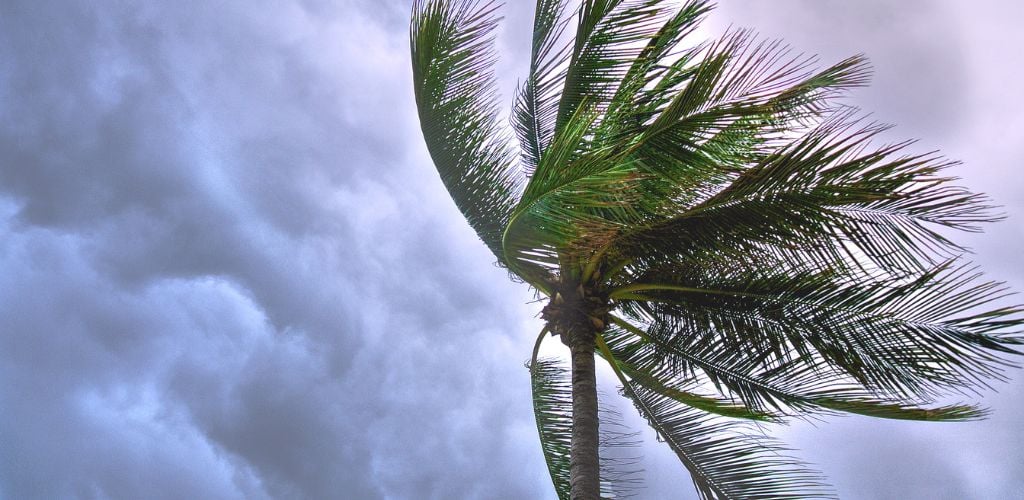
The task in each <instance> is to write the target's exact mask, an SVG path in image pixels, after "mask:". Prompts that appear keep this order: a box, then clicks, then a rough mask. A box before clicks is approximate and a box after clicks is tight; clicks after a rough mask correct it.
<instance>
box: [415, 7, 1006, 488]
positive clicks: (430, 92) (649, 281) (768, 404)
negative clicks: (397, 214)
mask: <svg viewBox="0 0 1024 500" xmlns="http://www.w3.org/2000/svg"><path fill="white" fill-rule="evenodd" d="M497 8H498V7H497V6H496V5H495V4H494V3H493V2H489V1H481V0H416V1H415V2H414V6H413V18H412V27H411V45H412V64H413V78H414V86H415V94H416V102H417V106H418V109H419V116H420V121H421V124H422V129H423V135H424V138H425V140H426V144H427V147H428V149H429V151H430V154H431V156H432V158H433V161H434V163H435V165H436V166H437V170H438V173H439V174H440V177H441V179H442V181H443V182H444V184H445V186H446V187H447V189H448V191H449V192H450V193H451V196H452V198H453V199H454V201H455V203H456V205H457V206H458V208H459V209H460V210H461V211H462V213H463V214H464V215H465V217H466V219H467V220H468V222H469V223H470V225H471V226H472V227H473V228H474V229H475V230H476V232H477V234H478V235H479V236H480V238H481V239H482V240H483V241H484V243H486V244H487V246H488V247H489V248H490V249H491V251H492V252H493V253H494V255H495V257H496V258H497V260H498V262H499V263H500V264H501V265H502V266H504V267H505V268H507V270H508V271H509V273H510V275H511V276H512V278H513V279H521V280H523V281H525V282H526V283H528V284H529V285H530V286H531V287H533V288H534V289H536V291H537V292H538V293H539V294H543V295H544V296H545V297H547V298H548V301H547V304H546V306H545V307H544V309H543V311H542V313H541V316H542V318H543V319H544V320H545V324H546V326H545V327H544V329H543V331H542V332H541V333H540V336H539V337H538V339H537V344H536V347H535V349H534V355H533V358H532V360H531V362H530V364H529V368H530V373H531V376H532V381H533V394H534V409H535V412H536V419H537V425H538V429H539V433H540V439H541V444H542V449H543V452H544V454H545V459H546V461H547V464H548V468H549V470H550V473H551V478H552V481H553V482H554V487H555V490H556V492H557V494H558V496H559V497H560V498H570V497H571V498H573V499H593V498H598V497H599V496H600V495H601V494H602V493H603V494H605V495H611V493H612V492H613V490H614V485H611V484H609V482H610V481H609V479H610V478H611V477H612V476H611V475H610V474H608V473H607V472H604V473H602V471H601V463H600V459H599V451H598V450H599V447H600V435H599V426H598V423H599V422H598V415H599V414H598V398H597V390H596V381H595V372H594V371H595V355H596V356H598V357H600V358H601V359H603V360H604V361H605V362H607V363H608V365H609V367H610V368H611V371H612V372H613V373H614V375H615V376H616V377H618V380H619V382H620V383H621V389H620V392H621V393H622V394H623V395H624V396H625V397H626V398H628V399H629V400H631V401H632V403H633V404H634V405H635V406H636V408H637V409H638V410H639V412H640V414H641V415H642V416H643V417H644V418H645V419H646V420H647V421H648V422H649V423H650V425H651V426H652V427H653V429H654V430H655V431H656V433H657V435H658V437H659V438H660V440H661V441H664V442H665V443H666V444H668V446H669V447H670V448H671V449H672V451H673V452H675V453H676V454H677V455H678V457H679V460H680V461H681V462H682V465H683V466H685V468H686V469H687V470H688V471H689V472H690V474H691V476H692V478H693V482H694V484H695V486H696V488H697V490H698V492H699V494H700V495H701V497H702V498H806V497H830V496H831V493H830V492H829V489H828V487H827V486H825V485H824V483H823V481H822V479H821V478H820V476H819V475H818V474H817V473H815V472H813V471H810V470H808V469H807V468H806V466H805V465H804V464H802V463H801V462H799V461H797V460H794V459H791V458H787V457H785V455H784V454H782V453H780V451H781V450H782V447H781V446H780V445H779V444H778V443H776V442H775V441H772V440H770V439H769V438H766V437H764V436H763V433H760V432H759V431H760V425H761V424H760V422H778V421H783V420H785V419H787V418H791V417H798V418H819V417H820V416H822V415H828V414H834V413H843V412H846V413H857V414H862V415H869V416H874V417H883V418H896V419H911V420H927V421H962V420H970V419H976V418H979V417H982V416H983V415H984V414H985V410H983V409H981V408H979V407H977V406H974V405H971V404H964V403H956V402H953V401H952V400H951V399H950V398H958V399H959V398H961V397H965V396H970V395H972V394H975V393H976V391H977V390H978V389H981V388H985V387H987V384H989V383H990V382H991V381H993V380H1000V379H1002V378H1003V375H1002V369H1003V368H1005V367H1007V366H1011V364H1010V363H1009V362H1008V361H1007V356H1006V355H1007V354H1019V352H1018V351H1017V350H1016V348H1015V347H1014V346H1015V345H1019V344H1020V343H1021V342H1022V338H1021V336H1020V333H1019V330H1018V328H1019V327H1020V325H1021V324H1022V322H1024V321H1022V318H1021V314H1020V313H1021V308H1019V307H996V306H994V305H992V301H995V300H998V299H1000V298H1001V297H1002V296H1003V295H1005V291H1004V289H1003V287H1002V285H1001V284H999V283H992V282H987V281H983V280H982V279H981V278H980V277H979V275H978V273H977V272H976V271H975V270H974V269H973V268H972V267H970V266H969V265H968V264H965V263H964V262H963V258H962V254H964V253H965V252H964V249H963V248H961V247H959V246H957V245H956V244H955V243H953V242H952V241H951V240H949V239H948V237H949V235H950V233H951V231H949V230H950V229H954V230H966V231H975V230H977V227H978V224H979V223H983V222H987V221H992V220H996V219H998V218H999V217H998V215H995V214H994V213H993V212H992V208H991V207H990V206H988V204H987V203H988V202H987V199H986V198H985V197H983V196H980V195H977V194H972V193H970V192H968V191H966V190H965V189H963V188H960V187H956V186H954V185H951V183H950V181H951V179H950V178H949V177H946V176H943V175H942V171H943V169H945V168H946V167H948V166H950V165H951V164H952V162H950V161H947V160H944V159H943V158H941V157H940V156H938V155H936V154H934V153H926V154H911V153H908V152H907V146H908V145H909V143H907V142H900V143H895V144H885V145H880V146H874V145H873V143H874V139H875V138H876V136H878V135H879V134H880V133H881V132H883V131H884V130H886V127H885V126H882V125H878V124H874V123H870V122H867V121H865V119H864V118H863V117H862V116H861V115H860V114H859V112H858V111H857V110H855V109H852V108H850V107H848V106H845V105H843V104H841V103H840V102H838V100H839V98H841V97H842V94H844V93H845V92H846V91H847V90H848V89H850V88H854V87H857V86H861V85H863V84H865V83H866V80H867V77H868V73H869V71H868V69H867V67H866V63H865V61H864V59H863V58H862V57H859V56H857V57H851V58H849V59H847V60H844V61H842V62H840V63H838V64H836V65H834V66H831V67H828V68H826V69H824V70H817V69H815V68H814V66H815V60H814V59H813V58H808V57H804V56H801V55H793V54H792V53H791V52H790V51H789V49H788V48H786V47H785V46H784V45H782V44H781V43H779V42H775V41H758V40H757V39H756V38H755V37H754V35H752V34H751V33H749V32H747V31H743V30H732V31H730V32H728V33H726V34H725V35H724V36H722V37H721V38H720V39H718V40H716V41H713V42H710V43H696V44H694V45H692V46H691V45H684V44H683V43H682V42H683V41H684V39H685V40H689V37H690V36H691V35H693V34H694V31H695V29H696V28H697V26H698V24H699V22H700V20H701V19H702V18H703V17H704V16H705V15H706V14H707V12H708V11H709V10H710V9H711V5H710V4H709V2H708V1H705V0H689V1H686V2H683V3H682V4H681V5H680V2H678V1H677V2H670V1H661V0H584V1H582V2H581V5H579V7H578V9H570V8H569V6H568V5H567V0H537V5H536V18H535V22H534V28H533V44H532V56H531V59H530V72H529V75H528V76H527V78H526V80H525V82H524V83H523V84H522V86H521V88H520V89H519V92H518V94H517V96H516V98H515V100H514V105H513V112H512V115H511V122H512V123H511V125H512V126H511V127H506V126H504V124H503V123H502V121H501V120H500V118H499V112H498V106H497V103H496V101H497V98H496V90H495V79H494V75H493V66H494V62H495V56H496V54H495V49H494V30H495V27H496V25H497V21H498V17H497ZM570 10H576V13H575V15H573V13H572V12H570ZM512 131H514V134H515V137H512ZM515 139H518V147H517V146H516V145H515ZM549 334H550V336H557V337H558V338H559V339H560V340H561V342H562V343H563V344H565V345H567V346H568V348H569V353H570V359H571V370H566V369H564V368H562V367H561V366H560V365H559V364H558V361H557V360H556V359H541V358H539V356H538V352H539V347H540V345H541V342H543V341H544V340H545V339H546V338H548V337H549ZM602 474H604V475H603V476H602Z"/></svg>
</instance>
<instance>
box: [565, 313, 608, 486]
mask: <svg viewBox="0 0 1024 500" xmlns="http://www.w3.org/2000/svg"><path fill="white" fill-rule="evenodd" d="M576 330H577V331H576V332H574V334H573V335H571V336H570V339H569V351H570V353H571V355H572V443H571V448H570V452H569V455H570V458H569V484H570V488H571V494H570V498H571V499H572V500H599V499H600V498H601V478H600V458H599V456H598V419H597V378H596V376H595V374H594V345H595V340H594V339H595V336H594V333H593V330H591V329H590V328H579V329H576Z"/></svg>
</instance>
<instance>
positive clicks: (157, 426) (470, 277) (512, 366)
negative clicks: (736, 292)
mask: <svg viewBox="0 0 1024 500" xmlns="http://www.w3.org/2000/svg"><path fill="white" fill-rule="evenodd" d="M407 15H408V5H405V2H390V3H386V4H385V3H377V2H355V3H341V4H338V3H337V2H305V3H302V4H278V3H274V2H257V3H251V2H237V3H224V2H221V3H215V4H208V3H205V2H186V3H176V4H167V5H166V6H163V5H157V4H130V3H127V4H126V3H119V2H106V3H100V4H97V3H94V2H5V3H4V4H3V5H2V6H0V42H2V43H0V61H3V62H2V63H0V82H2V84H0V89H2V90H0V92H2V95H3V97H4V98H3V100H2V101H0V117H2V118H3V120H2V123H0V159H2V164H0V208H2V210H0V276H3V277H4V278H3V285H2V286H0V367H2V368H0V374H2V378H0V408H3V411H2V412H0V448H2V449H3V450H4V453H3V454H2V455H3V456H2V458H0V496H5V497H7V496H9V497H12V498H31V497H80V498H141V497H145V498H157V497H161V496H162V497H166V498H261V497H278V498H299V497H305V498H337V497H339V496H340V497H347V498H379V497H394V498H467V497H474V496H475V497H483V498H494V497H496V496H502V495H512V496H515V497H536V496H539V495H541V494H542V493H540V492H542V491H546V490H544V489H538V488H543V487H544V486H545V483H544V478H543V477H542V476H541V474H543V469H542V467H543V464H542V463H538V462H537V461H536V460H534V459H535V458H536V456H535V451H536V448H537V446H536V442H535V441H534V439H535V438H534V437H533V435H532V434H531V433H532V432H533V431H532V429H530V428H529V426H530V425H531V422H530V419H531V416H530V414H529V411H530V410H529V403H528V400H527V399H526V392H525V391H524V390H523V389H524V388H526V387H528V385H527V381H526V378H527V377H526V372H525V370H523V369H522V361H521V359H523V358H525V357H526V354H525V353H520V352H518V350H513V349H512V348H511V344H512V339H513V338H518V336H519V334H520V333H521V332H522V327H523V326H524V325H525V323H526V321H527V320H528V319H529V316H530V313H529V312H528V310H527V309H524V308H523V307H522V306H521V304H522V303H523V302H524V301H525V299H526V298H528V297H529V296H528V295H526V294H525V292H524V291H523V290H522V289H519V288H517V287H514V286H511V285H503V286H499V287H493V286H491V285H490V283H491V282H493V281H499V282H504V281H505V275H504V273H503V272H500V271H499V270H497V269H495V268H493V267H492V266H490V260H491V258H490V257H489V256H488V255H487V254H486V250H485V249H483V248H479V247H478V246H477V245H475V241H474V240H475V238H474V237H473V236H472V235H471V234H470V233H469V231H468V229H467V228H465V227H464V226H463V224H462V222H461V221H460V220H458V218H457V216H453V211H454V208H453V207H451V206H450V202H449V201H447V200H446V199H445V198H444V195H443V191H440V190H439V189H438V188H439V187H440V186H439V183H438V182H437V180H436V178H435V177H434V175H433V173H432V172H431V171H430V170H429V163H428V160H427V158H426V157H425V156H424V154H423V152H422V150H421V149H420V148H421V146H420V145H419V144H420V142H419V139H418V136H417V135H416V134H418V131H417V128H416V123H415V121H414V120H413V118H414V115H413V114H412V111H411V110H412V104H411V96H410V92H409V90H408V82H409V75H408V69H407V68H408V60H407V57H408V56H407V53H408V52H407V51H408V49H407V45H406V43H407V42H406V38H405V26H404V23H405V18H406V16H407ZM410 144H411V146H410ZM431 185H432V186H433V187H434V189H435V191H434V192H430V191H429V190H428V191H426V192H424V189H423V186H431ZM450 242H464V244H463V246H464V247H466V248H470V249H472V250H470V251H469V253H466V252H457V251H455V252H453V251H451V250H450V249H448V248H447V247H448V245H449V244H450ZM470 263H476V264H475V266H473V265H467V264H470ZM481 269H482V270H483V271H481ZM481 273H483V274H485V275H486V276H487V278H488V279H482V278H481ZM485 285H487V286H485ZM498 294H501V295H502V296H498ZM516 297H518V299H517V298H516ZM509 298H512V300H508V299H509ZM499 361H500V362H499ZM499 380H500V381H504V382H505V384H503V385H500V386H497V387H495V386H494V383H495V381H499ZM509 408H516V409H518V410H519V411H509ZM524 426H525V427H524ZM484 456H486V457H488V459H487V460H481V457H484ZM523 463H529V464H531V465H529V466H523V465H522V464H523ZM496 470H497V471H501V472H500V473H498V474H495V471H496Z"/></svg>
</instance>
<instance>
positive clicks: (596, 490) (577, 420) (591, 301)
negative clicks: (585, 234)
mask: <svg viewBox="0 0 1024 500" xmlns="http://www.w3.org/2000/svg"><path fill="white" fill-rule="evenodd" d="M608 303H609V302H608V295H607V294H606V293H604V290H603V289H601V288H599V287H584V286H583V285H581V284H578V283H574V282H569V283H565V284H563V286H561V287H558V289H557V290H556V291H555V293H554V295H553V296H552V297H551V302H550V303H548V305H547V306H546V307H545V308H544V310H543V311H542V312H541V317H543V318H544V320H545V321H547V322H548V327H549V328H550V329H551V331H552V332H553V333H555V334H557V335H558V336H559V337H561V339H562V342H563V343H564V344H565V345H567V346H569V353H570V355H571V357H572V441H571V442H570V446H569V455H570V456H569V487H570V493H569V498H571V500H600V498H601V459H600V456H599V450H598V447H599V437H598V436H599V435H598V417H597V378H596V376H595V374H594V365H595V361H594V351H595V348H596V344H597V334H598V332H601V331H603V330H604V327H605V324H607V321H608Z"/></svg>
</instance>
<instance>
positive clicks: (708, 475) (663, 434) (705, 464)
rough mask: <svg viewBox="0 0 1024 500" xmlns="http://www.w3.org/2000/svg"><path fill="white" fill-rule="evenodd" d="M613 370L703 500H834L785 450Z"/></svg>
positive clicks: (819, 479)
mask: <svg viewBox="0 0 1024 500" xmlns="http://www.w3.org/2000/svg"><path fill="white" fill-rule="evenodd" d="M599 344H600V346H601V349H602V350H603V351H604V353H605V356H606V357H607V358H613V357H614V355H613V354H612V352H611V351H610V349H609V347H608V346H607V345H606V344H604V342H603V341H599ZM614 366H616V364H615V363H613V367H614ZM614 371H615V373H616V375H617V376H618V377H619V380H620V381H621V382H622V393H623V395H625V396H626V397H628V398H629V399H631V400H632V401H633V404H634V405H635V406H636V408H637V410H639V412H640V414H641V415H642V416H643V417H644V418H646V419H647V421H648V423H649V424H650V425H651V427H652V428H653V429H654V430H655V432H656V433H657V436H658V439H659V440H660V441H663V442H665V443H667V444H668V445H669V447H670V448H671V449H672V451H673V452H674V453H675V454H676V455H677V456H678V457H679V460H680V461H681V462H682V463H683V465H684V466H685V467H686V469H687V470H688V471H689V472H690V476H691V477H692V478H693V483H694V486H696V488H697V492H698V493H699V494H700V496H701V498H707V499H726V498H765V499H783V498H834V497H835V496H834V495H832V494H831V493H830V492H829V491H828V488H827V487H826V486H825V485H824V483H823V479H822V477H821V475H820V474H818V473H816V472H814V471H812V470H810V469H808V468H807V466H806V465H805V464H803V463H802V462H800V461H798V460H795V459H792V458H788V457H785V456H783V455H782V453H781V452H785V451H786V450H785V448H783V447H781V446H779V445H778V444H777V443H775V442H774V441H773V440H771V439H770V438H767V437H765V436H764V435H763V434H759V433H758V432H757V431H759V430H760V429H757V428H754V427H752V426H750V425H747V424H744V423H741V422H738V421H736V420H732V419H723V418H721V417H716V416H714V415H712V414H709V413H707V412H705V411H701V410H700V409H698V408H694V407H691V406H688V405H685V404H683V405H681V404H679V401H678V400H677V399H676V398H673V397H671V395H666V394H665V393H664V392H662V391H659V390H653V389H651V388H650V387H648V386H645V385H644V384H641V383H638V382H637V381H636V380H629V379H627V378H626V377H625V376H624V375H623V372H622V371H621V370H618V369H615V370H614Z"/></svg>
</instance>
